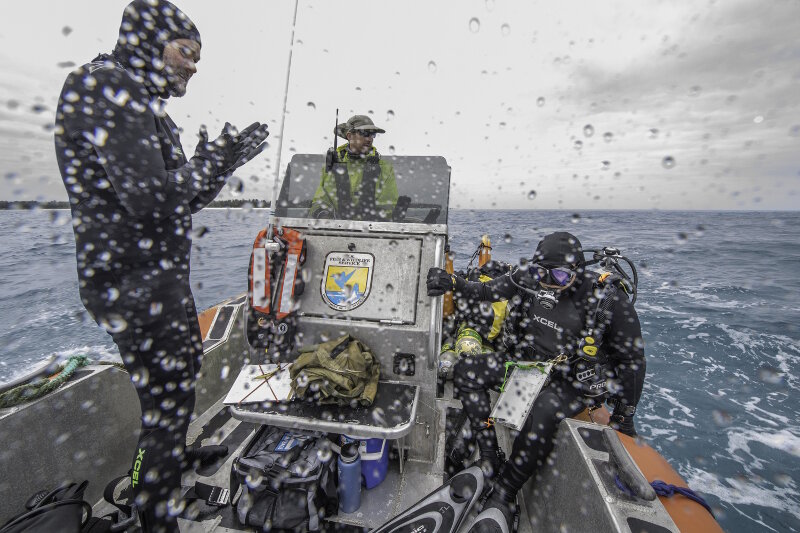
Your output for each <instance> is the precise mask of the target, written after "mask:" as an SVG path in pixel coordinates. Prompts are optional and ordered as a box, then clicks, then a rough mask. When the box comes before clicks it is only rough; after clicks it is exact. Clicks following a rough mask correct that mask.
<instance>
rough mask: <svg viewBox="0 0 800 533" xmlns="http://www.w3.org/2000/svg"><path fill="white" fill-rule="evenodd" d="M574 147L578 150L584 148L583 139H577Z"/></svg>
mask: <svg viewBox="0 0 800 533" xmlns="http://www.w3.org/2000/svg"><path fill="white" fill-rule="evenodd" d="M573 148H575V149H576V150H580V149H581V148H583V141H581V140H578V141H575V144H574V146H573Z"/></svg>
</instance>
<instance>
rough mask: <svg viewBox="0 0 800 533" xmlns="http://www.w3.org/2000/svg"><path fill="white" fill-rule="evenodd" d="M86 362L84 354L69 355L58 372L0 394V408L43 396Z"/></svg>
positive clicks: (86, 358) (86, 363) (87, 360)
mask: <svg viewBox="0 0 800 533" xmlns="http://www.w3.org/2000/svg"><path fill="white" fill-rule="evenodd" d="M88 364H89V358H88V357H86V356H85V355H75V356H72V357H70V358H69V359H68V360H67V362H66V363H64V365H62V366H61V368H59V371H58V374H56V375H54V376H52V377H50V378H47V379H41V380H37V381H34V382H32V383H23V384H22V385H17V386H16V387H14V388H13V389H11V390H7V391H6V392H4V393H2V394H0V409H5V408H7V407H14V406H16V405H19V404H21V403H25V402H31V401H33V400H37V399H39V398H41V397H42V396H45V395H46V394H48V393H50V392H52V391H54V390H56V389H57V388H59V387H60V386H61V385H62V384H64V383H65V382H66V381H67V380H68V379H69V378H70V377H72V374H74V373H75V370H77V369H78V368H80V367H82V366H86V365H88Z"/></svg>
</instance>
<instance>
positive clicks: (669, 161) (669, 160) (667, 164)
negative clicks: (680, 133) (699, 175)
mask: <svg viewBox="0 0 800 533" xmlns="http://www.w3.org/2000/svg"><path fill="white" fill-rule="evenodd" d="M661 166H662V167H664V168H666V169H670V168H672V167H674V166H675V159H674V158H673V157H672V156H671V155H668V156H666V157H665V158H664V159H662V160H661Z"/></svg>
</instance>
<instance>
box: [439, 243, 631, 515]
mask: <svg viewBox="0 0 800 533" xmlns="http://www.w3.org/2000/svg"><path fill="white" fill-rule="evenodd" d="M585 265H586V261H585V260H584V256H583V250H582V248H581V244H580V242H579V241H578V239H577V238H576V237H574V236H573V235H571V234H569V233H566V232H558V233H552V234H550V235H547V236H545V237H544V238H543V239H542V240H541V242H539V245H538V247H537V248H536V253H535V254H534V257H533V259H532V261H531V263H530V264H528V265H524V266H523V267H521V268H518V269H517V270H515V271H514V272H512V273H509V274H506V275H503V276H500V277H498V278H495V279H493V280H491V281H489V282H486V283H480V282H477V283H474V282H467V281H465V280H463V279H461V278H460V277H458V276H454V275H451V274H448V273H447V272H445V271H444V270H441V269H438V268H433V269H431V270H430V271H429V273H428V283H427V286H428V294H429V295H431V296H438V295H441V294H443V293H444V292H445V291H449V290H454V291H455V292H456V296H457V297H458V298H466V299H468V300H469V301H472V302H474V303H475V304H477V302H479V301H497V300H500V299H507V300H508V301H509V303H510V305H512V306H513V308H512V310H511V311H510V313H509V317H508V318H506V326H508V329H507V330H506V331H505V332H504V338H503V345H504V346H503V347H504V348H505V351H502V352H495V353H489V354H481V355H475V356H470V357H467V358H465V359H462V360H460V361H459V362H458V363H457V364H456V367H455V371H454V384H455V390H456V396H457V397H458V398H459V399H460V400H461V402H462V404H463V406H464V410H465V411H466V413H467V415H468V417H469V420H470V424H471V426H472V430H473V433H474V434H475V436H476V440H477V442H478V447H479V448H480V457H481V460H480V463H481V467H482V468H483V470H484V473H485V474H486V477H487V478H490V479H493V480H494V485H493V490H492V493H491V495H490V496H489V499H488V500H487V502H486V505H485V506H484V508H489V507H497V508H499V509H500V511H501V512H502V513H503V514H504V516H505V517H506V520H507V521H508V523H509V528H510V526H511V519H512V517H513V513H514V502H515V499H516V494H517V492H518V491H519V489H520V488H522V485H523V484H524V483H525V481H527V480H528V479H529V478H530V477H531V476H533V475H535V474H536V472H537V471H538V469H539V468H540V467H541V466H542V464H544V461H546V459H547V456H548V455H549V454H550V452H551V450H552V449H553V437H554V435H555V432H556V429H557V427H558V423H559V422H560V421H561V420H563V419H564V418H566V417H570V416H574V415H576V414H577V413H579V412H581V411H582V410H583V409H585V408H586V407H587V406H593V405H600V404H601V403H602V402H603V401H604V400H605V398H606V395H607V394H606V391H608V393H609V394H611V398H610V399H609V403H610V404H613V405H614V411H613V414H612V417H611V423H612V425H613V426H614V427H616V428H617V429H619V430H620V431H621V432H623V433H626V434H628V435H631V436H633V435H636V430H635V428H634V423H633V416H634V413H635V412H636V405H637V403H638V402H639V397H640V396H641V394H642V387H643V384H644V376H645V357H644V349H643V343H642V333H641V327H640V325H639V318H638V316H637V314H636V311H635V310H634V308H633V305H632V304H631V303H630V301H629V299H628V297H627V295H626V294H625V293H624V292H623V291H622V290H617V291H615V290H614V288H613V286H609V287H608V288H606V289H605V291H604V293H602V294H601V293H600V292H599V290H598V287H599V285H598V277H597V276H596V274H594V273H592V272H590V271H587V270H585V269H584V267H585ZM598 296H599V297H598ZM587 325H589V326H591V327H592V334H591V335H590V334H589V332H588V330H587ZM587 337H589V338H588V339H587ZM592 348H599V350H593V349H592ZM592 354H593V355H592ZM559 355H565V356H566V361H565V362H563V363H560V364H558V365H557V366H556V367H555V368H554V370H553V371H552V373H551V375H550V381H549V383H548V384H546V385H545V387H544V388H543V389H542V391H541V393H540V394H539V396H538V397H537V398H536V401H535V403H534V405H533V409H532V410H531V414H530V415H528V418H527V419H526V421H525V425H524V427H523V428H522V431H520V432H519V434H518V435H517V437H516V439H515V440H514V445H513V449H512V452H511V456H510V457H509V459H508V461H505V462H503V458H502V457H503V456H502V453H501V452H500V450H499V447H498V444H497V436H496V434H495V431H494V428H493V427H492V426H491V425H490V424H489V423H488V419H489V414H490V412H491V406H490V397H489V393H488V390H489V389H493V390H499V387H500V386H501V385H502V383H503V379H504V375H505V371H506V369H505V366H504V365H505V363H506V362H507V361H545V360H550V359H552V358H554V357H556V356H559Z"/></svg>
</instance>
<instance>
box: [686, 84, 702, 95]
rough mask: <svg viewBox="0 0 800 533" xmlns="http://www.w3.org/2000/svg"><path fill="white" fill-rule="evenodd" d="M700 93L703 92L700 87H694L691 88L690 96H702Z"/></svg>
mask: <svg viewBox="0 0 800 533" xmlns="http://www.w3.org/2000/svg"><path fill="white" fill-rule="evenodd" d="M700 91H702V89H701V87H700V86H699V85H692V86H691V87H690V88H689V96H700Z"/></svg>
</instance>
